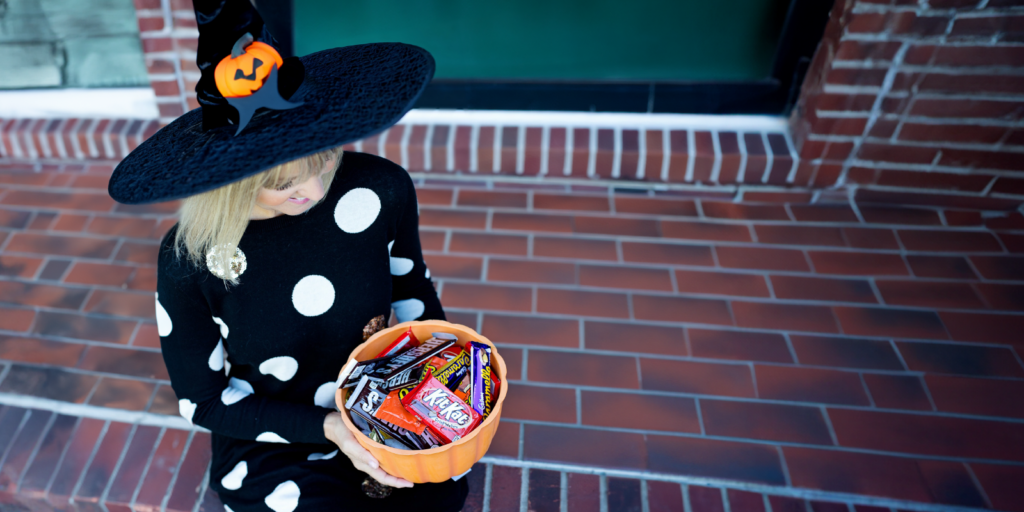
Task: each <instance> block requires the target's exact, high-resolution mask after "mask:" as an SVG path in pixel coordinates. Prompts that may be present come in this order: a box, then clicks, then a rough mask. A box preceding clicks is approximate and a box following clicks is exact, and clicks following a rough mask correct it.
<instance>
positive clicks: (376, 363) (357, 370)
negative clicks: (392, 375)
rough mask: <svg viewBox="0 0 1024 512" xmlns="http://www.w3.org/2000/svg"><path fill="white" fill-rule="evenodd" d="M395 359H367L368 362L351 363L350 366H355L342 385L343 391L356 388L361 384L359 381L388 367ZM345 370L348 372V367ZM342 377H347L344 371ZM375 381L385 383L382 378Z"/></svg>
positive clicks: (392, 357) (391, 357)
mask: <svg viewBox="0 0 1024 512" xmlns="http://www.w3.org/2000/svg"><path fill="white" fill-rule="evenodd" d="M394 357H395V356H385V357H378V358H375V359H367V360H366V361H358V362H356V361H349V364H353V363H354V364H353V366H352V369H351V371H350V372H349V373H348V376H347V377H345V378H344V379H343V381H342V383H341V387H342V389H348V388H352V387H355V385H356V384H358V383H359V379H361V378H362V377H363V376H364V375H371V374H373V373H374V371H376V370H377V369H379V368H384V367H386V366H387V364H388V363H389V362H390V361H391V360H392V359H394ZM345 369H346V370H347V369H348V367H347V366H346V368H345ZM342 376H343V377H344V376H345V374H344V371H343V372H342ZM375 380H377V381H379V382H384V379H382V378H380V377H375Z"/></svg>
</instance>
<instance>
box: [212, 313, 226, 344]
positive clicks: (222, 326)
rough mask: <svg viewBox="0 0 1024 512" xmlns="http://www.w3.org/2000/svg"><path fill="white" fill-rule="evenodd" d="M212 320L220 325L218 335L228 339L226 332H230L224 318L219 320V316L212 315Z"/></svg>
mask: <svg viewBox="0 0 1024 512" xmlns="http://www.w3.org/2000/svg"><path fill="white" fill-rule="evenodd" d="M213 321H214V323H216V324H217V325H219V326H220V337H221V338H224V339H228V332H230V329H228V324H226V323H224V320H221V319H220V318H217V317H213Z"/></svg>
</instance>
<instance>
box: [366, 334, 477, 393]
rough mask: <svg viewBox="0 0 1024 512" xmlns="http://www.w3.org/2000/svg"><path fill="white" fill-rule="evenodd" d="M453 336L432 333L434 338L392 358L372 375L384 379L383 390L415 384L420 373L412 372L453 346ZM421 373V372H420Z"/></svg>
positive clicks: (454, 338)
mask: <svg viewBox="0 0 1024 512" xmlns="http://www.w3.org/2000/svg"><path fill="white" fill-rule="evenodd" d="M457 339H458V338H456V337H455V336H453V335H451V334H446V333H434V337H433V338H430V339H429V340H427V341H424V342H423V343H422V344H421V345H420V346H418V347H413V348H411V349H409V350H406V351H405V352H402V353H401V354H399V355H397V356H394V358H393V359H391V360H390V361H388V362H387V363H386V364H385V365H384V366H383V367H378V368H376V369H375V370H374V372H373V375H374V376H375V377H380V378H383V379H385V385H384V387H385V389H388V390H393V389H399V388H403V387H406V386H409V385H412V384H415V383H416V381H418V380H419V378H420V376H421V373H417V372H415V371H414V370H415V369H416V368H418V367H419V366H422V365H424V364H426V363H427V361H429V360H430V358H432V357H434V356H436V355H438V354H440V353H441V351H443V350H444V349H446V348H448V347H450V346H452V345H454V344H455V340H457ZM421 372H422V370H421Z"/></svg>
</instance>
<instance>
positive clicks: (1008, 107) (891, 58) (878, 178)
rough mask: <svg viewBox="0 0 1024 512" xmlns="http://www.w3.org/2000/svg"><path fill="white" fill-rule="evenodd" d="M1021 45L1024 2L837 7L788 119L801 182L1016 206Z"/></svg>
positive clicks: (1023, 178) (864, 2) (1020, 180)
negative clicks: (1002, 200) (1001, 200)
mask: <svg viewBox="0 0 1024 512" xmlns="http://www.w3.org/2000/svg"><path fill="white" fill-rule="evenodd" d="M1022 43H1024V0H837V1H836V6H835V8H834V9H833V11H832V17H831V20H830V21H829V24H828V27H827V29H826V31H825V37H824V40H823V41H822V44H821V45H820V46H819V48H818V52H817V54H816V56H815V59H814V62H813V64H812V66H811V70H810V72H809V73H808V76H807V79H806V81H805V83H804V86H803V92H802V96H801V98H800V101H799V103H798V105H797V108H796V109H795V111H794V114H793V117H792V126H793V132H794V140H795V142H796V144H797V148H798V150H799V151H800V156H801V159H802V161H801V172H800V173H798V174H799V175H801V176H810V177H811V179H810V184H811V185H812V186H815V187H840V186H845V185H855V186H859V187H867V188H869V189H872V190H871V195H872V196H873V197H876V198H885V197H887V196H888V197H891V198H892V199H899V198H906V197H907V192H911V191H928V192H932V193H934V192H941V193H947V194H951V195H971V196H989V197H1000V196H1004V197H1005V196H1016V198H1021V197H1024V173H1022V172H1021V171H1024V123H1022V119H1024V44H1022ZM896 194H899V196H897V195H896ZM961 199H962V198H961Z"/></svg>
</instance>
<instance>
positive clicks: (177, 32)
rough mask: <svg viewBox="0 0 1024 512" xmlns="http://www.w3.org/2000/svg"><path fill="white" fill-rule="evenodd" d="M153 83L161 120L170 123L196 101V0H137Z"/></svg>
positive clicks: (138, 16) (141, 31) (136, 6)
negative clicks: (193, 4) (194, 0)
mask: <svg viewBox="0 0 1024 512" xmlns="http://www.w3.org/2000/svg"><path fill="white" fill-rule="evenodd" d="M134 1H135V16H136V18H138V21H139V34H140V37H141V38H142V51H143V53H144V54H145V57H146V69H147V71H148V72H149V83H150V85H152V86H153V92H154V93H156V99H157V107H158V108H159V109H160V122H161V123H162V124H167V123H169V122H171V121H173V120H174V119H175V118H177V117H178V116H180V115H182V114H184V113H185V112H186V111H188V110H191V109H193V108H196V107H198V106H199V104H198V103H196V92H195V89H196V82H198V81H199V68H198V67H196V47H197V46H198V42H199V32H198V30H197V29H196V15H195V12H193V10H192V0H134Z"/></svg>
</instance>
